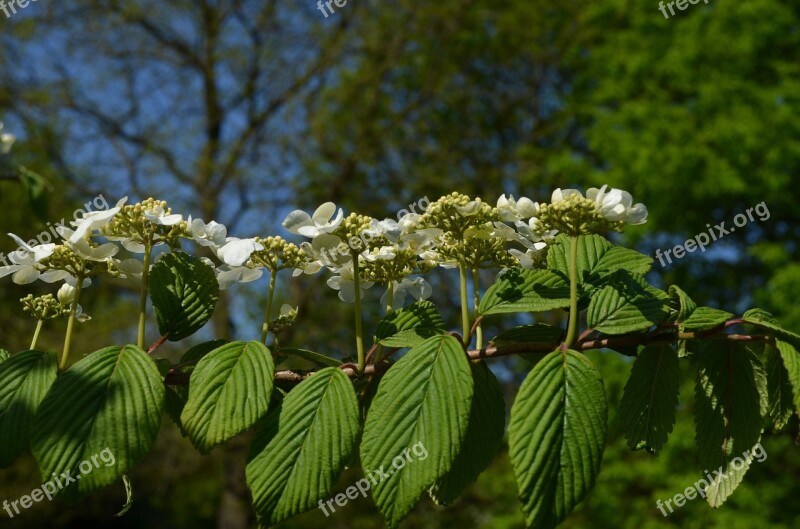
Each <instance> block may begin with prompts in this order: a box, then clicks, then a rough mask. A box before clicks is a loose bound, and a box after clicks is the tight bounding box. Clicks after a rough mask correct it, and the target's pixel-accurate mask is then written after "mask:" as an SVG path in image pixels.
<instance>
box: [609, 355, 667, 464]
mask: <svg viewBox="0 0 800 529" xmlns="http://www.w3.org/2000/svg"><path fill="white" fill-rule="evenodd" d="M678 373H679V368H678V355H677V354H676V353H675V351H674V350H673V349H672V347H670V346H669V345H666V344H659V345H649V346H647V347H645V348H644V349H643V350H642V352H640V353H639V355H638V356H637V357H636V361H635V362H634V363H633V368H632V369H631V375H630V377H629V378H628V382H627V383H626V384H625V391H624V393H623V395H622V402H621V404H620V421H621V422H622V423H623V424H624V425H625V438H626V439H627V440H628V448H630V449H631V450H640V449H646V450H647V451H648V452H650V453H651V454H657V453H658V451H659V450H661V447H663V446H664V443H666V442H667V437H668V436H669V433H670V432H671V431H672V427H673V426H674V424H675V410H676V408H677V406H678Z"/></svg>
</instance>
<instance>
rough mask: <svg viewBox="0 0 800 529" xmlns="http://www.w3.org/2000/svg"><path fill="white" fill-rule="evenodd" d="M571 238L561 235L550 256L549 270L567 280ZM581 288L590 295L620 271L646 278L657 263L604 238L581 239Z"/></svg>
mask: <svg viewBox="0 0 800 529" xmlns="http://www.w3.org/2000/svg"><path fill="white" fill-rule="evenodd" d="M569 245H570V243H569V237H568V236H567V235H563V234H562V235H559V236H558V237H557V238H556V242H555V243H554V244H553V245H552V246H551V247H550V249H549V251H548V252H547V266H548V268H551V269H553V270H558V271H559V272H561V273H562V274H564V276H565V277H568V275H569ZM577 264H578V286H579V287H583V288H582V291H583V292H584V293H586V294H591V292H592V291H593V290H594V289H596V288H598V287H600V286H602V285H603V284H604V282H605V279H604V278H605V277H606V276H609V275H611V274H613V273H614V272H615V271H617V270H627V271H628V272H631V273H634V274H642V275H644V274H646V273H647V272H649V271H650V268H651V267H652V266H653V260H652V259H651V258H650V257H648V256H647V255H644V254H642V253H639V252H637V251H635V250H631V249H629V248H625V247H623V246H617V245H615V244H612V243H611V242H610V241H609V240H608V239H606V238H605V237H602V236H600V235H581V236H579V237H578V259H577Z"/></svg>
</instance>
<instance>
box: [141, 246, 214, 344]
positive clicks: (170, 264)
mask: <svg viewBox="0 0 800 529" xmlns="http://www.w3.org/2000/svg"><path fill="white" fill-rule="evenodd" d="M150 298H151V299H152V301H153V309H154V311H155V313H156V320H158V329H159V331H160V332H161V335H162V336H167V337H168V339H169V340H170V341H178V340H183V339H184V338H186V337H188V336H191V335H192V334H194V333H195V332H197V331H198V330H199V329H200V328H201V327H203V325H205V324H206V322H207V321H208V320H209V319H210V318H211V315H212V314H213V313H214V307H215V306H216V304H217V300H219V284H218V283H217V278H216V276H215V275H214V269H213V268H211V267H210V266H208V265H207V264H205V263H204V262H203V261H201V260H200V259H198V258H196V257H192V256H190V255H189V254H186V253H184V252H173V253H169V254H166V255H164V256H162V257H161V259H160V260H159V261H158V263H156V264H155V266H153V270H152V272H150Z"/></svg>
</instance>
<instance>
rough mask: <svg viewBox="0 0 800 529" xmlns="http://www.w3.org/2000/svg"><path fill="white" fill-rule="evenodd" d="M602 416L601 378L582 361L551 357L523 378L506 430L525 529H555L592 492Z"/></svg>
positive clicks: (569, 354)
mask: <svg viewBox="0 0 800 529" xmlns="http://www.w3.org/2000/svg"><path fill="white" fill-rule="evenodd" d="M607 416H608V409H607V405H606V395H605V390H604V389H603V382H602V380H601V378H600V373H598V371H597V369H595V367H594V366H593V365H592V364H591V362H589V360H588V359H587V358H586V357H585V356H584V355H582V354H580V353H577V352H575V351H572V350H569V351H566V352H561V351H554V352H552V353H550V354H549V355H547V357H545V358H544V359H543V360H542V361H541V362H539V363H538V364H536V366H535V367H534V368H533V369H532V370H531V372H530V374H528V377H527V378H526V379H525V381H524V382H523V383H522V386H521V387H520V389H519V393H518V394H517V399H516V400H515V401H514V405H513V407H512V408H511V421H510V423H509V426H508V443H509V455H510V457H511V463H512V465H513V466H514V475H515V476H516V479H517V484H518V486H519V493H520V501H521V502H522V510H523V512H524V513H525V521H526V525H527V526H528V527H536V528H537V529H552V528H554V527H555V526H556V525H558V524H559V523H560V522H561V521H562V520H563V519H564V518H565V517H566V516H567V515H568V514H569V513H570V512H571V511H572V509H574V508H575V506H576V505H577V504H578V503H579V502H580V501H581V500H582V499H583V498H584V497H585V496H586V494H587V493H588V492H589V490H590V489H591V488H592V487H593V486H594V482H595V479H596V478H597V474H598V473H599V472H600V463H601V461H602V459H603V449H604V447H605V442H606V431H607V425H606V421H607Z"/></svg>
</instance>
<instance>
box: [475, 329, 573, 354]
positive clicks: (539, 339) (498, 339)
mask: <svg viewBox="0 0 800 529" xmlns="http://www.w3.org/2000/svg"><path fill="white" fill-rule="evenodd" d="M563 336H564V329H561V328H560V327H553V326H552V325H547V324H545V323H534V324H533V325H520V326H518V327H513V328H511V329H506V330H505V331H502V332H501V333H500V334H498V335H497V336H495V337H494V338H492V340H491V343H492V344H493V345H495V346H502V345H513V344H518V343H551V344H553V348H554V349H555V346H556V345H558V344H559V343H560V342H561V338H562V337H563Z"/></svg>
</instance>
